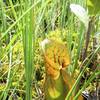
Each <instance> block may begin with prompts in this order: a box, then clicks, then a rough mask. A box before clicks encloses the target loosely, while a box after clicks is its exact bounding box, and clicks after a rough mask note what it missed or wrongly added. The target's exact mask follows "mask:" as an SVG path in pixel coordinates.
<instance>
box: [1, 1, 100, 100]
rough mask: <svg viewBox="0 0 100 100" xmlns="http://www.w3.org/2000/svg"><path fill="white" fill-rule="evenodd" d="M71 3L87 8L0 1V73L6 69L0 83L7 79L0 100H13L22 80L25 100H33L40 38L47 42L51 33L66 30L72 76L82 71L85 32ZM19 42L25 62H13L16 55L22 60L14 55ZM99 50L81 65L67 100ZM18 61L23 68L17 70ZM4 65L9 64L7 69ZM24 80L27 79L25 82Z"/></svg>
mask: <svg viewBox="0 0 100 100" xmlns="http://www.w3.org/2000/svg"><path fill="white" fill-rule="evenodd" d="M71 3H78V4H80V5H82V6H84V7H86V1H85V0H83V1H82V0H17V1H16V0H14V1H13V0H8V1H6V2H4V0H0V70H3V68H4V69H7V70H6V71H4V72H3V75H1V76H0V79H3V77H4V75H6V82H4V83H5V84H6V85H4V86H5V88H3V89H1V90H0V99H1V100H2V99H3V100H5V99H6V98H9V99H10V98H11V96H12V94H14V93H16V89H17V88H18V89H19V87H18V86H19V85H20V83H21V82H20V81H21V80H23V87H26V89H25V90H24V89H23V91H24V92H25V97H26V100H32V97H33V96H32V95H33V92H32V90H33V87H32V84H33V81H34V80H33V79H34V69H35V65H37V63H36V62H37V61H36V58H37V56H38V55H39V54H37V53H36V52H37V50H38V49H39V46H37V43H39V42H40V40H39V39H40V38H42V39H44V38H46V36H47V35H48V34H47V33H49V32H50V31H52V30H55V29H60V30H63V29H65V30H66V34H67V35H66V36H67V37H66V42H67V43H68V47H69V51H70V55H71V73H74V72H75V70H76V69H79V67H80V65H79V63H78V62H79V57H80V54H81V50H82V48H83V46H84V41H85V38H84V32H85V29H84V27H83V25H82V24H81V23H80V22H79V20H78V19H77V18H76V17H75V16H74V15H73V14H72V13H71V12H70V9H69V5H70V4H71ZM97 30H98V29H97ZM42 39H41V40H42ZM19 42H20V44H21V43H23V46H22V48H23V51H22V52H21V53H22V54H23V55H24V58H23V57H21V58H20V57H18V58H16V59H14V55H20V56H22V55H21V53H18V54H13V51H14V50H13V49H14V48H15V46H16V44H17V43H19ZM99 48H100V47H99V46H98V48H97V49H96V50H95V51H94V52H93V54H92V56H89V58H88V57H87V58H86V60H87V59H88V62H87V63H86V61H85V64H84V62H82V64H84V68H83V70H82V71H81V72H80V74H79V77H78V78H77V80H76V82H75V84H74V85H73V87H72V89H71V90H70V92H69V93H68V95H67V97H66V100H68V99H69V98H70V96H71V94H72V92H73V91H74V90H75V89H76V86H77V84H78V83H79V81H80V78H81V77H82V75H83V74H84V72H85V71H86V68H87V67H88V65H89V63H90V62H91V60H92V58H93V57H94V56H95V55H97V53H98V52H99V50H100V49H99ZM19 49H20V48H19ZM39 56H40V55H39ZM17 60H20V62H21V64H22V65H21V68H20V67H18V65H20V63H18V64H15V65H13V63H14V62H16V61H17ZM41 60H42V59H41ZM5 63H7V66H6V64H5ZM23 63H24V65H23ZM14 66H15V67H14ZM22 66H24V68H23V67H22ZM40 66H42V65H40ZM18 70H23V71H22V74H19V75H21V77H20V78H19V79H17V82H16V85H15V87H14V88H13V80H14V78H15V76H17V75H16V74H18V73H17V71H18ZM24 70H25V74H24ZM98 74H100V73H99V72H97V71H96V72H94V73H93V75H94V77H92V76H90V78H89V80H87V82H86V83H84V84H83V87H82V89H81V90H79V92H78V94H76V97H75V99H76V98H77V96H78V95H79V94H81V92H82V91H83V90H84V89H85V87H86V86H88V85H89V83H90V82H91V81H92V80H93V79H94V78H95V77H96V76H97V75H98ZM23 76H25V79H24V78H23ZM18 77H19V76H18ZM24 83H25V84H24ZM9 95H10V96H9ZM21 99H22V98H21Z"/></svg>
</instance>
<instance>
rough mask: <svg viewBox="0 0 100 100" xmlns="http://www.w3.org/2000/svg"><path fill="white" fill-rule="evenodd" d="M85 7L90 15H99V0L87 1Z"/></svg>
mask: <svg viewBox="0 0 100 100" xmlns="http://www.w3.org/2000/svg"><path fill="white" fill-rule="evenodd" d="M87 7H88V12H89V14H90V15H97V14H100V0H87Z"/></svg>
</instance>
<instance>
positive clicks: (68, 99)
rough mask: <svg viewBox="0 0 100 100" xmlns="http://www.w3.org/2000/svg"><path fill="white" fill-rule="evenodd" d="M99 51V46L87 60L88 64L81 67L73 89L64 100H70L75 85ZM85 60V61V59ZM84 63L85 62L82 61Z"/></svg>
mask: <svg viewBox="0 0 100 100" xmlns="http://www.w3.org/2000/svg"><path fill="white" fill-rule="evenodd" d="M99 50H100V46H99V47H98V48H97V49H96V50H95V51H94V52H93V54H92V56H91V57H90V59H89V60H88V62H87V63H86V65H85V66H84V67H83V69H82V71H81V73H80V74H79V76H78V78H77V80H76V81H75V83H74V85H73V87H72V88H71V90H70V91H69V93H68V95H67V96H66V100H70V96H71V95H72V93H73V91H74V90H75V89H76V86H77V84H78V83H79V81H80V79H81V77H82V75H83V74H84V72H85V70H86V68H87V66H88V65H89V63H90V62H91V60H92V59H93V57H94V56H95V55H96V54H97V52H98V51H99ZM85 60H86V59H85ZM84 62H86V61H84Z"/></svg>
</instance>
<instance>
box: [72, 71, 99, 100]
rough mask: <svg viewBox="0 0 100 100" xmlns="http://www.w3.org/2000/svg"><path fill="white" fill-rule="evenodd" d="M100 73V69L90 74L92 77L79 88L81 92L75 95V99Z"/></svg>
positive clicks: (75, 99)
mask: <svg viewBox="0 0 100 100" xmlns="http://www.w3.org/2000/svg"><path fill="white" fill-rule="evenodd" d="M98 75H100V71H94V72H93V74H92V75H91V76H90V78H89V79H88V80H87V81H86V83H84V85H83V86H82V88H81V89H80V90H79V92H78V93H77V94H76V96H75V97H74V100H77V98H78V96H79V95H80V94H81V93H82V91H84V89H85V88H86V87H87V86H88V85H89V84H90V83H91V82H92V81H93V80H94V79H95V78H96V77H97V76H98Z"/></svg>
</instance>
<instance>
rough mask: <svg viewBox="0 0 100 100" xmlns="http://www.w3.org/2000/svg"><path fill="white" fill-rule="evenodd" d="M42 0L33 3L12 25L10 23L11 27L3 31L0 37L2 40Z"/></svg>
mask: <svg viewBox="0 0 100 100" xmlns="http://www.w3.org/2000/svg"><path fill="white" fill-rule="evenodd" d="M40 1H41V0H38V1H37V2H36V3H34V4H33V5H31V6H30V7H29V8H28V9H27V10H26V11H25V12H24V13H23V14H22V15H21V16H20V17H19V18H18V19H17V20H16V21H15V22H14V23H13V24H12V25H10V27H9V28H8V29H7V30H6V31H5V32H4V33H2V36H1V37H0V40H2V39H3V38H4V37H5V36H6V35H7V34H8V32H9V31H10V30H11V29H12V28H13V27H14V26H15V25H16V24H17V23H18V22H19V21H20V20H21V19H22V18H23V17H24V16H25V15H26V14H27V13H28V12H29V11H30V10H31V9H33V8H34V7H35V6H36V5H37V4H38V3H39V2H40Z"/></svg>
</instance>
